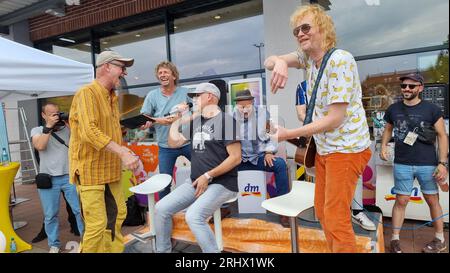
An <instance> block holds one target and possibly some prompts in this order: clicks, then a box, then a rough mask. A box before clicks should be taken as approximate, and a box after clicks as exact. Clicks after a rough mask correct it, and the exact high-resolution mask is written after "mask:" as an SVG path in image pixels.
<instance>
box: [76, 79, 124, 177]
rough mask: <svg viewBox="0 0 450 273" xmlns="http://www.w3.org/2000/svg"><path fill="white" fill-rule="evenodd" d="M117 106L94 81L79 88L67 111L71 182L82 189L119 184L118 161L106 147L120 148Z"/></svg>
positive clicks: (107, 93) (114, 95)
mask: <svg viewBox="0 0 450 273" xmlns="http://www.w3.org/2000/svg"><path fill="white" fill-rule="evenodd" d="M119 117H120V115H119V104H118V100H117V96H116V94H115V93H114V92H113V93H112V94H110V92H109V91H108V90H106V89H105V88H104V87H103V86H102V85H101V84H100V83H99V82H98V81H97V80H94V81H93V82H92V83H91V84H88V85H85V86H83V87H81V89H79V90H78V91H77V93H76V94H75V96H74V98H73V101H72V106H71V108H70V118H69V122H70V128H71V137H70V145H69V147H70V148H69V167H70V181H71V182H72V183H75V182H76V176H77V175H78V177H79V181H80V184H81V185H99V184H107V183H111V182H116V181H119V180H120V175H121V161H120V158H119V156H118V155H116V154H114V153H112V152H110V151H107V150H106V148H105V146H106V145H107V144H108V143H109V142H110V141H114V142H116V143H118V144H119V145H120V143H121V142H122V133H121V129H120V123H119V119H120V118H119Z"/></svg>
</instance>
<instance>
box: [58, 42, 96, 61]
mask: <svg viewBox="0 0 450 273" xmlns="http://www.w3.org/2000/svg"><path fill="white" fill-rule="evenodd" d="M52 53H53V54H55V55H58V56H61V57H64V58H68V59H71V60H74V61H78V62H81V63H86V64H92V58H91V44H90V43H82V44H76V45H73V46H66V47H62V46H57V45H52Z"/></svg>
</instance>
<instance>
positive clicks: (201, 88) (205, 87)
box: [188, 82, 220, 99]
mask: <svg viewBox="0 0 450 273" xmlns="http://www.w3.org/2000/svg"><path fill="white" fill-rule="evenodd" d="M205 92H207V93H211V94H213V95H214V96H216V97H217V98H219V99H220V90H219V88H217V86H215V85H214V84H212V83H209V82H204V83H201V84H199V85H197V88H195V90H194V91H190V92H189V93H188V96H189V97H191V98H192V97H193V96H194V94H201V93H205Z"/></svg>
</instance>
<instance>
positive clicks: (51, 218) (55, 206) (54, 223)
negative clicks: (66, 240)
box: [38, 174, 84, 247]
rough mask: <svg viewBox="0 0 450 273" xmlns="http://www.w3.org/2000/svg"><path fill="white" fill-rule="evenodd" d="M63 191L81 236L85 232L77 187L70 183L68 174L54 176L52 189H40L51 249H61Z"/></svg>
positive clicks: (46, 231)
mask: <svg viewBox="0 0 450 273" xmlns="http://www.w3.org/2000/svg"><path fill="white" fill-rule="evenodd" d="M61 191H62V192H64V195H65V196H66V200H67V203H69V205H70V207H71V208H72V211H73V214H74V215H75V219H76V220H77V226H78V230H79V231H80V234H83V231H84V225H83V220H82V219H81V211H80V200H79V199H78V194H77V189H76V187H75V185H72V184H70V183H69V175H68V174H66V175H61V176H53V177H52V187H51V188H50V189H38V192H39V198H40V199H41V204H42V209H43V210H44V224H45V233H47V237H48V246H49V247H52V246H55V247H61V242H60V241H59V219H58V214H59V201H60V198H61Z"/></svg>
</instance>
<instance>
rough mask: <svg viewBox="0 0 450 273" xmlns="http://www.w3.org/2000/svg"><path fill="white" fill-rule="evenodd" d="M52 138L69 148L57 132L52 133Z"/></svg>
mask: <svg viewBox="0 0 450 273" xmlns="http://www.w3.org/2000/svg"><path fill="white" fill-rule="evenodd" d="M52 136H53V137H54V138H55V139H56V140H57V141H58V142H59V143H61V144H62V145H64V146H66V147H67V148H69V146H67V144H66V142H64V140H63V139H62V138H60V137H59V136H58V135H57V134H55V132H52Z"/></svg>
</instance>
